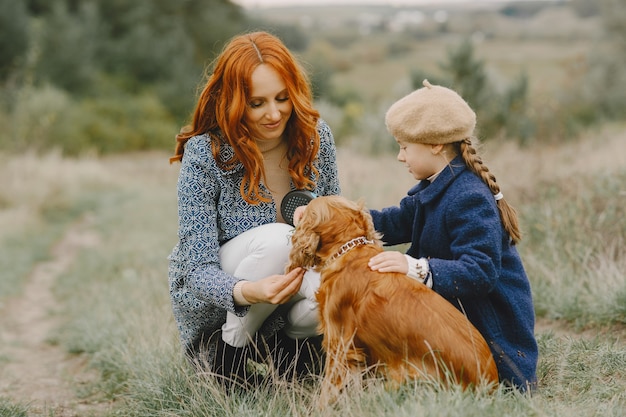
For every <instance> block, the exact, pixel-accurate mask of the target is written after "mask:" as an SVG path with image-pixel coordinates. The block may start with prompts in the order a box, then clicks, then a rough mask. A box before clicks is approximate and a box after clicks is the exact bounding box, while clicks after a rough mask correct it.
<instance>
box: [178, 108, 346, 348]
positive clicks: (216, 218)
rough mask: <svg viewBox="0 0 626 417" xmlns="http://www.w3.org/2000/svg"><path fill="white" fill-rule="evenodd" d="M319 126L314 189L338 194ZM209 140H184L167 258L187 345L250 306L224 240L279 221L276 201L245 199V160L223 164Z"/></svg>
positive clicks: (328, 140) (329, 142)
mask: <svg viewBox="0 0 626 417" xmlns="http://www.w3.org/2000/svg"><path fill="white" fill-rule="evenodd" d="M317 130H318V132H319V135H320V149H319V153H318V157H317V159H316V161H315V165H316V168H317V170H318V172H319V177H318V179H317V187H316V189H315V190H314V192H315V193H316V194H317V195H333V194H339V193H340V188H339V180H338V175H337V163H336V148H335V143H334V139H333V135H332V132H331V130H330V128H329V127H328V125H327V124H326V123H325V122H324V121H322V120H320V121H319V123H318V127H317ZM210 140H211V138H210V136H209V135H208V134H203V135H199V136H195V137H192V138H190V139H189V140H188V141H187V143H186V144H185V153H184V155H183V159H182V164H181V167H180V173H179V177H178V218H179V228H178V243H177V244H176V246H175V247H174V249H173V251H172V253H171V255H170V256H169V258H168V259H169V261H170V262H169V288H170V297H171V302H172V308H173V313H174V318H175V319H176V323H177V326H178V330H179V333H180V339H181V342H182V344H183V346H184V347H185V348H186V349H187V350H188V351H189V350H193V349H194V347H196V346H197V344H198V342H199V341H200V338H204V339H205V340H206V339H207V338H208V337H210V336H211V335H212V334H213V333H214V332H215V331H217V330H219V329H220V328H221V326H222V324H224V322H225V321H226V312H227V311H230V312H233V313H235V314H237V315H239V316H243V315H244V314H246V312H247V311H248V309H249V307H245V306H243V307H242V306H235V304H234V302H233V287H234V286H235V283H236V282H237V281H239V279H238V278H236V277H234V276H232V275H230V274H227V273H225V272H224V271H222V270H221V268H220V259H219V253H218V251H219V248H220V246H221V245H222V244H223V243H224V242H226V241H228V240H229V239H232V238H233V237H235V236H237V235H239V234H241V233H243V232H245V231H247V230H249V229H252V228H254V227H257V226H261V225H263V224H267V223H272V222H275V221H276V215H277V207H276V204H275V203H274V202H268V203H259V204H257V205H251V204H248V203H246V202H245V200H244V199H243V198H242V196H241V194H240V192H239V185H240V184H241V181H242V179H243V173H244V168H243V165H242V164H239V165H238V166H236V167H235V168H234V169H233V170H231V171H224V170H222V169H221V168H220V167H219V166H218V164H217V163H216V161H215V159H214V158H213V153H212V151H211V145H210ZM233 153H234V151H233V148H232V147H230V146H229V145H223V146H222V148H221V155H220V158H222V160H228V159H229V158H230V157H231V156H232V155H233ZM311 178H312V179H313V176H311ZM293 187H294V186H293V184H292V189H293ZM262 189H263V190H265V191H267V189H265V188H264V187H263V186H262ZM270 319H272V318H271V317H270ZM270 319H268V320H270ZM276 320H277V319H275V321H276ZM270 327H272V326H270ZM279 327H280V324H276V325H274V326H273V328H274V329H277V328H279Z"/></svg>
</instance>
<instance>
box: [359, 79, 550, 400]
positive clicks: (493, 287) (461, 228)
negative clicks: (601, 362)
mask: <svg viewBox="0 0 626 417" xmlns="http://www.w3.org/2000/svg"><path fill="white" fill-rule="evenodd" d="M423 84H424V87H423V88H420V89H418V90H416V91H414V92H413V93H411V94H409V95H407V96H406V97H404V98H402V99H400V100H399V101H397V102H396V103H394V104H393V105H392V106H391V107H390V108H389V110H388V112H387V114H386V116H385V122H386V124H387V128H388V130H389V132H390V133H391V134H392V135H393V136H394V138H395V139H396V141H397V143H398V145H399V146H400V152H399V153H398V160H399V161H400V162H402V163H404V164H405V165H406V167H407V168H408V170H409V173H411V175H413V177H414V178H415V179H416V180H418V181H419V182H418V183H417V185H415V186H414V187H413V188H412V189H411V190H409V192H408V195H407V196H406V197H404V198H403V199H402V200H401V201H400V204H399V206H397V207H389V208H385V209H383V210H380V211H378V210H372V211H371V213H372V217H373V219H374V225H375V227H376V229H377V230H378V231H379V232H381V233H382V234H383V239H384V241H385V243H386V244H388V245H397V244H402V243H410V247H409V249H408V251H407V253H406V254H401V253H399V252H393V251H387V252H383V253H381V254H379V255H377V256H375V257H373V258H372V259H371V260H370V262H369V266H370V268H371V269H372V270H375V271H380V272H390V271H395V272H401V273H405V274H408V275H409V276H411V277H413V278H415V279H418V280H420V281H421V282H423V283H424V284H426V285H427V286H429V287H431V288H432V289H433V290H435V291H436V292H438V293H439V294H441V295H442V296H443V297H444V298H446V299H447V300H448V301H449V302H450V303H452V304H453V305H454V306H456V307H457V308H459V309H460V310H461V311H462V312H464V313H465V314H466V315H467V317H468V319H469V320H470V321H471V322H472V323H473V324H474V326H475V327H476V328H477V329H478V330H479V331H480V332H481V334H482V335H483V337H484V338H485V339H486V340H487V342H488V343H489V345H490V347H491V351H492V353H493V356H494V359H495V361H496V364H497V367H498V373H499V378H500V381H501V382H502V383H504V384H507V385H510V386H514V387H517V388H518V389H520V390H521V391H525V390H528V389H531V390H532V389H533V388H534V387H535V386H536V383H537V380H536V367H537V357H538V349H537V343H536V340H535V337H534V307H533V302H532V296H531V289H530V284H529V281H528V278H527V276H526V273H525V271H524V266H523V265H522V261H521V259H520V256H519V254H518V252H517V249H516V247H515V244H516V243H517V242H519V240H520V231H519V228H518V222H517V217H516V213H515V211H514V210H513V208H512V207H511V206H509V205H508V204H507V202H506V200H504V197H503V195H502V193H501V192H500V187H499V186H498V184H497V183H496V179H495V177H494V176H493V175H492V174H491V173H490V172H489V169H488V168H487V167H486V166H485V165H484V164H483V163H482V161H481V159H480V157H479V156H478V155H477V154H476V149H475V148H474V147H473V146H472V140H473V132H474V127H475V125H476V115H475V114H474V112H473V111H472V109H471V108H470V107H469V105H468V104H467V103H466V102H465V101H464V100H463V99H462V98H461V97H460V96H459V95H458V94H457V93H456V92H454V91H452V90H450V89H447V88H445V87H440V86H433V85H431V84H430V83H429V82H428V81H427V80H425V81H424V83H423Z"/></svg>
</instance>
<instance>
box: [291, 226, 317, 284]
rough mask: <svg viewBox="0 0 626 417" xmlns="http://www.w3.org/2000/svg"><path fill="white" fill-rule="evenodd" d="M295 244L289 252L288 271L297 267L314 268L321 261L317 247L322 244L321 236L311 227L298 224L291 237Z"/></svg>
mask: <svg viewBox="0 0 626 417" xmlns="http://www.w3.org/2000/svg"><path fill="white" fill-rule="evenodd" d="M291 242H292V244H293V246H292V248H291V251H290V253H289V265H288V266H287V272H289V271H291V270H293V269H294V268H297V267H299V266H300V267H303V268H312V267H314V266H316V265H317V264H318V263H319V258H318V256H317V254H316V253H317V248H318V247H319V244H320V236H319V235H318V234H317V233H315V232H314V231H313V230H311V229H310V228H305V227H304V226H303V225H302V224H300V225H298V227H297V228H296V231H295V233H294V234H293V236H292V238H291Z"/></svg>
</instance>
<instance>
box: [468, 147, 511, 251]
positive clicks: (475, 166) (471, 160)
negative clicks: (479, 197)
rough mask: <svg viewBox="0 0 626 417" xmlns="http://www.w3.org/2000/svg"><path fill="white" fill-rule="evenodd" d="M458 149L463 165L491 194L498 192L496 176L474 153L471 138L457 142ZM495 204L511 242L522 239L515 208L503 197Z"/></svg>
mask: <svg viewBox="0 0 626 417" xmlns="http://www.w3.org/2000/svg"><path fill="white" fill-rule="evenodd" d="M459 151H460V154H461V156H462V157H463V160H464V161H465V165H467V167H468V168H469V169H470V170H471V171H472V172H474V173H475V174H476V175H478V176H479V177H480V178H481V179H482V180H483V182H484V183H485V184H487V187H489V190H491V193H492V194H493V195H496V194H498V193H500V186H499V185H498V184H497V183H496V177H495V176H494V175H493V174H492V173H491V172H489V168H487V166H486V165H485V164H483V160H482V159H481V158H480V156H479V155H478V154H477V153H476V149H475V148H474V147H473V146H472V138H465V139H463V140H462V141H461V142H460V143H459ZM496 205H497V206H498V211H499V212H500V219H501V220H502V225H503V226H504V230H506V231H507V233H508V234H509V236H510V237H511V241H512V243H513V244H516V243H518V242H519V241H520V240H521V239H522V235H521V232H520V229H519V222H518V220H517V213H516V211H515V209H514V208H513V207H512V206H511V205H509V203H507V202H506V200H505V199H504V198H500V199H499V200H497V201H496Z"/></svg>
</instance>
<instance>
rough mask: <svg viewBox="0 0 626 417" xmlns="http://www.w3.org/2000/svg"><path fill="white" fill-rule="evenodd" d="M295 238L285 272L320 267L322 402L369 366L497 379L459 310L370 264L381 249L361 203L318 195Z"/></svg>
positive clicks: (396, 373)
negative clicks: (322, 362)
mask: <svg viewBox="0 0 626 417" xmlns="http://www.w3.org/2000/svg"><path fill="white" fill-rule="evenodd" d="M292 242H293V247H292V250H291V253H290V256H289V265H288V266H287V271H290V270H292V269H294V268H296V267H298V266H301V267H304V268H315V269H316V270H318V271H320V274H321V284H320V288H319V290H318V292H317V295H316V297H317V301H318V303H319V314H320V331H321V332H322V333H323V342H322V346H323V348H324V351H325V353H326V362H325V367H324V377H323V380H322V384H321V397H320V401H321V404H322V405H324V404H327V403H329V402H331V401H333V400H334V399H336V396H337V394H338V393H339V392H340V391H341V390H342V389H343V388H344V387H345V386H346V385H347V384H348V383H349V382H350V381H360V379H361V378H362V376H363V375H364V373H365V372H367V371H375V372H376V373H377V374H379V375H380V376H383V377H384V378H385V379H386V380H387V381H388V383H390V384H391V385H393V386H398V385H399V384H401V383H402V382H404V381H406V380H408V379H431V380H432V379H435V380H436V381H438V382H441V383H444V384H447V383H449V382H452V383H459V384H461V385H462V386H463V387H464V388H466V387H468V386H477V385H480V384H481V383H487V384H492V383H493V384H495V383H497V382H498V373H497V369H496V365H495V362H494V360H493V357H492V354H491V351H490V350H489V347H488V346H487V343H486V342H485V340H484V338H483V337H482V336H481V334H480V333H479V332H478V330H476V328H475V327H474V326H473V325H472V324H471V323H470V322H469V320H468V319H467V318H466V317H465V316H464V315H463V314H462V313H461V312H460V311H459V310H457V309H456V308H455V307H454V306H453V305H452V304H451V303H449V302H448V301H446V300H445V299H444V298H443V297H441V296H440V295H439V294H437V293H436V292H435V291H433V290H431V289H430V288H428V287H427V286H426V285H424V284H422V283H420V282H419V281H417V280H414V279H412V278H410V277H408V276H406V275H404V274H401V273H393V272H392V273H381V272H376V271H372V270H371V269H370V268H369V267H368V260H369V259H370V258H371V257H372V256H374V255H376V254H377V253H379V252H381V251H382V250H383V249H382V242H381V240H380V235H379V234H378V233H377V232H376V231H375V230H374V225H373V222H372V217H371V215H370V214H369V212H368V211H367V210H365V209H364V207H363V204H361V203H355V202H353V201H350V200H347V199H345V198H343V197H339V196H327V197H318V198H316V199H314V200H313V201H311V202H310V203H309V205H308V206H307V207H306V209H305V210H304V212H303V214H302V217H301V219H300V221H299V223H298V225H297V227H296V229H295V231H294V234H293V236H292Z"/></svg>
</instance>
